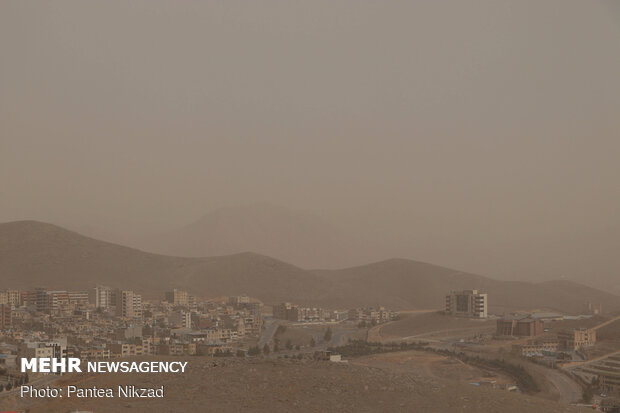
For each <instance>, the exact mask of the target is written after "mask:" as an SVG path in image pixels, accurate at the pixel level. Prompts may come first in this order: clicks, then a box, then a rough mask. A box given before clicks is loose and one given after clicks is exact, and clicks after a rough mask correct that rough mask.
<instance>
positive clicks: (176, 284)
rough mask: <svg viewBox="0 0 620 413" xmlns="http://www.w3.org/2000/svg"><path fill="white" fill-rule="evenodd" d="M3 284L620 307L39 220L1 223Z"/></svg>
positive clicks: (332, 299) (575, 289) (614, 299)
mask: <svg viewBox="0 0 620 413" xmlns="http://www.w3.org/2000/svg"><path fill="white" fill-rule="evenodd" d="M0 279H1V280H2V287H3V288H33V287H37V286H44V287H48V288H59V289H60V288H62V289H89V288H92V287H93V286H94V285H95V284H97V283H102V284H108V285H110V286H114V287H122V288H132V289H134V290H136V291H138V292H142V293H143V294H145V295H146V296H147V297H149V296H161V293H162V292H163V291H165V290H168V289H171V288H182V289H187V290H188V291H190V292H191V293H192V294H195V295H197V296H202V297H213V296H221V295H235V294H243V293H246V294H248V295H250V296H253V297H257V298H259V299H260V300H262V301H263V302H265V303H266V304H275V303H278V302H283V301H290V302H295V303H299V304H303V305H317V306H325V307H330V308H348V307H352V306H366V305H384V306H387V307H392V308H395V309H430V308H437V309H439V308H441V307H442V305H443V302H444V296H445V294H446V293H447V292H448V291H450V290H453V289H470V288H477V289H480V290H482V291H485V292H487V293H488V294H489V302H490V308H491V311H495V312H505V311H512V310H515V309H534V308H539V309H547V310H556V311H566V312H572V313H576V312H579V311H580V310H581V307H582V304H583V302H585V301H591V302H595V303H602V304H603V306H604V308H605V309H607V310H610V311H611V310H617V309H620V297H619V296H616V295H614V294H610V293H608V292H605V291H600V290H597V289H594V288H590V287H586V286H584V285H580V284H577V283H574V282H570V281H550V282H542V283H529V282H511V281H499V280H494V279H491V278H487V277H483V276H480V275H476V274H469V273H464V272H460V271H457V270H452V269H449V268H444V267H440V266H436V265H432V264H427V263H423V262H418V261H413V260H405V259H390V260H385V261H380V262H376V263H373V264H368V265H364V266H359V267H352V268H346V269H341V270H305V269H302V268H299V267H296V266H294V265H291V264H288V263H286V262H283V261H280V260H277V259H274V258H271V257H268V256H265V255H260V254H256V253H250V252H247V253H240V254H232V255H223V256H214V257H195V258H192V257H175V256H167V255H160V254H153V253H149V252H144V251H141V250H137V249H134V248H129V247H125V246H121V245H116V244H113V243H109V242H104V241H99V240H96V239H93V238H90V237H86V236H83V235H80V234H78V233H76V232H73V231H69V230H66V229H64V228H61V227H58V226H56V225H52V224H48V223H42V222H37V221H16V222H9V223H3V224H0Z"/></svg>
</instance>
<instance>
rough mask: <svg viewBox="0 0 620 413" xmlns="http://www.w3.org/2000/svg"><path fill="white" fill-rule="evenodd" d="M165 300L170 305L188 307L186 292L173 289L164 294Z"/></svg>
mask: <svg viewBox="0 0 620 413" xmlns="http://www.w3.org/2000/svg"><path fill="white" fill-rule="evenodd" d="M165 299H166V301H167V302H169V303H170V304H172V305H180V306H184V307H188V306H189V301H190V300H189V294H188V293H187V291H181V290H177V289H174V290H172V291H167V292H166V293H165Z"/></svg>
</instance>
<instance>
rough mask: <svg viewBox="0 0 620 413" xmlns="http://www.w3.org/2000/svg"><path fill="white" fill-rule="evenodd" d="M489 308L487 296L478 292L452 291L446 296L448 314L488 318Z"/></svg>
mask: <svg viewBox="0 0 620 413" xmlns="http://www.w3.org/2000/svg"><path fill="white" fill-rule="evenodd" d="M487 307H488V297H487V294H483V293H479V292H478V290H463V291H452V292H450V294H448V295H446V314H450V315H454V316H461V317H472V318H486V317H487V315H488V312H487Z"/></svg>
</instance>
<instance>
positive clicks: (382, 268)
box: [316, 259, 620, 313]
mask: <svg viewBox="0 0 620 413" xmlns="http://www.w3.org/2000/svg"><path fill="white" fill-rule="evenodd" d="M316 273H317V274H319V275H321V276H322V277H324V278H326V279H329V280H331V281H332V282H333V283H334V289H335V290H338V291H348V292H349V294H350V295H351V296H353V297H356V299H359V300H360V301H364V302H377V301H378V302H390V303H394V305H398V306H402V307H405V308H423V309H432V308H443V306H444V297H445V294H446V292H447V291H450V290H459V289H472V288H476V289H479V290H481V291H483V292H486V293H488V294H489V306H490V309H491V311H494V312H498V313H501V312H504V311H511V310H513V309H515V308H520V309H533V308H544V309H548V310H557V311H568V312H579V311H581V309H582V304H583V302H584V301H591V302H596V303H599V302H600V303H602V304H603V308H605V309H606V311H607V310H610V311H611V310H612V309H618V308H620V297H618V296H616V295H614V294H609V293H606V292H604V291H600V290H597V289H594V288H590V287H587V286H584V285H581V284H577V283H574V282H570V281H547V282H541V283H530V282H518V281H498V280H494V279H491V278H487V277H483V276H480V275H476V274H469V273H464V272H460V271H456V270H452V269H449V268H444V267H440V266H437V265H433V264H428V263H423V262H418V261H412V260H405V259H391V260H386V261H382V262H378V263H373V264H369V265H365V266H360V267H354V268H347V269H343V270H335V271H326V270H322V271H316Z"/></svg>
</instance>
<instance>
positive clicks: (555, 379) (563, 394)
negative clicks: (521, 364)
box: [528, 364, 582, 404]
mask: <svg viewBox="0 0 620 413" xmlns="http://www.w3.org/2000/svg"><path fill="white" fill-rule="evenodd" d="M528 368H531V369H532V370H535V371H536V372H538V373H539V374H541V375H543V376H544V377H545V378H546V379H547V381H549V382H550V383H551V384H552V385H553V387H555V388H556V389H557V390H558V393H559V397H560V401H561V402H563V403H568V404H570V403H575V402H577V401H578V400H579V399H581V394H582V389H581V386H580V385H579V383H577V382H576V381H575V380H573V379H571V378H570V377H569V376H567V375H566V374H564V373H562V372H561V371H560V370H556V369H550V368H548V367H544V366H539V365H534V364H532V365H531V366H530V365H528Z"/></svg>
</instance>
